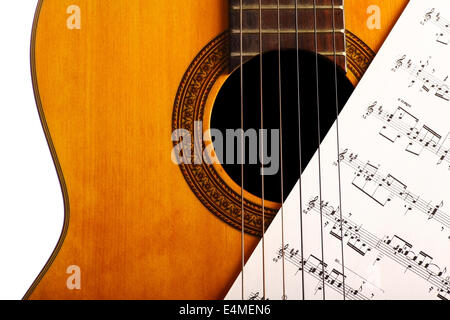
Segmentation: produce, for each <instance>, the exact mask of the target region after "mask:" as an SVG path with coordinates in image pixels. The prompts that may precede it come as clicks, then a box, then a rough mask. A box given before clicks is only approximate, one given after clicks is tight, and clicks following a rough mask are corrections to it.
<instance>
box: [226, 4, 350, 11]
mask: <svg viewBox="0 0 450 320" xmlns="http://www.w3.org/2000/svg"><path fill="white" fill-rule="evenodd" d="M231 8H232V9H233V10H240V8H239V6H232V7H231ZM276 9H277V5H271V4H267V5H263V6H262V10H276ZM313 9H314V6H313V5H307V4H304V5H299V6H298V10H313ZM316 9H317V10H325V9H333V6H332V5H320V6H317V7H316ZM334 9H335V10H344V6H342V5H341V6H335V7H334ZM242 10H259V5H246V6H244V7H243V8H242ZM280 10H295V5H280Z"/></svg>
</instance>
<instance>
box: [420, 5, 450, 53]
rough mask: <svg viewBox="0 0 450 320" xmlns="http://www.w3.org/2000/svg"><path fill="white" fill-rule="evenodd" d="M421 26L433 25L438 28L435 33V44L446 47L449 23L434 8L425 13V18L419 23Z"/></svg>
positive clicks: (448, 38) (449, 39) (449, 37)
mask: <svg viewBox="0 0 450 320" xmlns="http://www.w3.org/2000/svg"><path fill="white" fill-rule="evenodd" d="M420 23H421V24H422V25H426V24H429V23H431V24H433V25H435V26H437V27H438V28H439V32H438V33H436V42H438V43H440V44H443V45H445V46H447V45H448V44H449V42H450V21H448V20H447V19H445V18H444V17H442V16H441V13H440V12H439V11H437V10H436V9H435V8H432V9H430V10H429V11H427V12H426V13H425V17H424V18H423V20H422V21H421V22H420Z"/></svg>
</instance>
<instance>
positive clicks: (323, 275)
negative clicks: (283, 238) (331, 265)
mask: <svg viewBox="0 0 450 320" xmlns="http://www.w3.org/2000/svg"><path fill="white" fill-rule="evenodd" d="M280 251H283V250H282V249H281V248H280V250H279V251H277V256H278V255H279V254H280ZM284 251H285V255H286V261H288V262H290V263H291V264H293V265H294V266H295V267H297V268H298V269H300V270H301V269H302V268H303V269H304V270H305V273H306V274H308V275H309V276H311V277H313V278H314V279H316V280H317V285H316V294H317V293H318V292H321V291H322V290H323V288H322V285H323V281H325V285H326V287H327V288H330V289H332V290H334V291H335V292H337V293H340V294H343V293H344V292H345V294H346V296H347V297H348V298H349V299H350V300H368V298H367V297H366V296H364V295H363V294H362V293H361V290H360V289H359V290H358V289H355V288H352V287H350V286H348V285H345V291H344V285H343V283H344V275H343V274H342V273H341V272H339V271H337V270H336V269H333V270H332V271H328V264H327V263H325V262H323V261H322V260H321V259H319V258H317V257H316V256H314V255H312V254H311V255H309V256H308V258H307V259H305V260H304V261H303V262H302V261H301V257H299V256H298V255H292V256H291V255H289V254H288V253H287V252H288V251H294V252H298V250H297V249H293V248H290V247H289V245H287V246H286V247H285V249H284Z"/></svg>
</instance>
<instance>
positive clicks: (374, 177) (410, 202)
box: [338, 149, 450, 229]
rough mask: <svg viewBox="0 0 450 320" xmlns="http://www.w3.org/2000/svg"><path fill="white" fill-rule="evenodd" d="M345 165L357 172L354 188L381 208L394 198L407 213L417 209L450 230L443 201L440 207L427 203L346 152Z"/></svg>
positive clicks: (391, 176) (397, 182) (398, 182)
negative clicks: (443, 208)
mask: <svg viewBox="0 0 450 320" xmlns="http://www.w3.org/2000/svg"><path fill="white" fill-rule="evenodd" d="M338 161H341V162H342V163H344V164H345V165H347V166H349V167H350V168H352V169H354V170H355V178H354V179H353V182H352V184H353V186H355V187H356V188H358V189H359V190H361V191H362V192H363V193H365V194H366V195H368V196H369V197H370V198H372V200H374V201H376V202H377V203H378V204H380V205H381V206H383V207H384V206H386V205H387V204H388V203H389V202H390V201H392V200H393V198H394V197H396V198H398V199H400V200H402V201H404V203H405V208H406V212H409V211H412V210H413V209H416V210H418V211H420V212H422V213H424V214H425V215H426V216H427V217H428V220H435V221H437V222H439V223H440V224H441V225H442V226H443V227H445V228H447V229H449V228H450V216H449V215H448V214H447V213H446V212H444V211H442V210H441V209H442V207H443V206H444V203H443V201H442V202H441V203H440V204H438V205H432V201H425V200H423V199H421V198H420V196H418V195H416V194H414V193H412V192H411V191H409V190H408V187H407V185H406V184H404V183H403V182H401V181H400V180H398V179H397V178H395V177H394V176H393V175H391V174H387V175H382V174H381V173H379V167H378V166H375V165H373V164H371V163H370V162H366V163H364V162H362V161H360V160H359V159H358V155H357V154H354V153H351V152H349V150H348V149H347V150H344V152H342V153H341V154H340V159H339V160H338Z"/></svg>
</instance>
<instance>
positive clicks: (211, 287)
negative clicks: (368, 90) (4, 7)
mask: <svg viewBox="0 0 450 320" xmlns="http://www.w3.org/2000/svg"><path fill="white" fill-rule="evenodd" d="M72 2H73V1H66V0H41V4H42V7H41V10H40V12H39V17H38V20H37V28H36V38H35V42H34V51H35V56H36V59H35V69H36V83H37V86H38V88H39V92H40V100H41V102H42V109H43V113H44V115H45V119H46V122H47V123H48V129H49V132H50V133H51V135H52V137H53V142H54V146H55V150H56V153H57V155H58V158H59V160H60V163H61V170H62V172H63V173H64V177H65V180H66V183H67V192H68V197H69V199H70V211H71V217H70V227H69V229H68V233H67V236H66V239H65V241H64V243H63V244H62V247H61V250H60V251H59V253H58V255H57V257H56V259H55V260H54V261H52V263H51V265H50V263H49V264H48V267H49V269H48V272H47V273H46V274H45V275H44V276H43V278H42V279H39V281H37V282H36V283H35V285H36V286H35V287H33V288H32V289H33V290H30V292H29V298H30V299H169V298H170V299H220V298H223V297H224V295H225V293H226V292H227V290H228V289H229V286H230V285H231V284H232V282H233V281H234V279H235V277H236V276H237V275H238V274H239V272H240V266H241V262H240V259H241V234H240V232H239V231H237V230H235V229H233V228H231V227H229V226H228V225H227V224H225V223H223V222H222V221H221V220H219V219H217V218H216V217H215V216H214V215H212V214H211V213H210V212H208V210H207V209H206V208H205V207H204V206H203V205H202V204H201V203H200V202H199V201H198V200H197V198H196V196H195V195H194V194H193V193H192V192H191V189H190V188H189V186H188V185H187V184H186V182H185V180H184V179H183V177H182V175H181V173H180V170H179V168H178V167H177V166H176V165H175V164H173V163H172V161H171V157H170V155H171V150H172V147H173V145H172V141H171V139H170V135H171V131H172V128H171V120H172V106H173V100H174V97H175V95H176V92H177V88H178V86H179V84H180V81H181V79H182V77H183V74H184V73H185V71H186V68H187V66H189V64H190V63H191V61H192V60H193V59H194V57H195V56H196V55H197V53H198V52H199V51H200V50H201V49H202V48H203V47H204V46H205V44H207V43H208V42H209V41H210V40H211V39H213V38H215V37H216V36H217V35H218V34H220V33H222V32H223V31H225V30H226V29H227V26H228V21H227V19H228V16H227V10H228V2H227V1H226V0H215V1H209V2H208V6H205V3H204V1H200V0H189V1H186V0H184V1H181V0H180V1H178V0H177V1H175V0H174V1H170V2H168V1H156V0H151V1H145V2H141V1H114V2H105V1H92V0H78V1H77V5H78V6H79V7H80V10H81V29H79V30H70V29H68V28H67V27H66V19H67V18H68V15H66V14H65V13H66V9H67V7H69V6H70V5H72ZM372 2H373V1H365V0H364V1H361V0H348V1H346V16H347V19H346V22H347V29H349V30H350V31H352V32H353V33H355V34H356V35H358V36H359V37H360V38H361V39H362V40H363V41H365V42H366V43H367V44H368V45H369V46H371V47H372V48H373V49H378V48H379V47H380V45H381V43H382V41H383V39H384V38H385V37H386V35H387V33H388V31H389V30H390V27H391V26H392V22H393V21H395V18H396V17H398V15H399V14H400V12H401V10H402V9H403V7H404V6H405V4H406V1H400V0H398V1H395V2H396V3H395V4H393V2H394V1H387V0H383V1H376V3H377V4H378V6H379V7H380V8H381V10H382V28H381V29H380V30H369V29H368V28H367V25H366V20H367V17H368V15H367V14H366V11H367V8H368V7H369V5H371V4H372ZM174 3H175V4H174ZM199 22H200V23H199ZM257 242H258V239H257V238H254V237H251V236H246V237H245V248H246V256H247V257H249V256H250V253H251V251H252V250H253V248H254V247H255V246H256V244H257ZM71 265H76V266H79V267H80V271H81V289H80V290H69V289H68V288H67V283H66V282H67V278H68V277H69V275H68V274H67V273H66V270H67V268H68V267H69V266H71Z"/></svg>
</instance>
